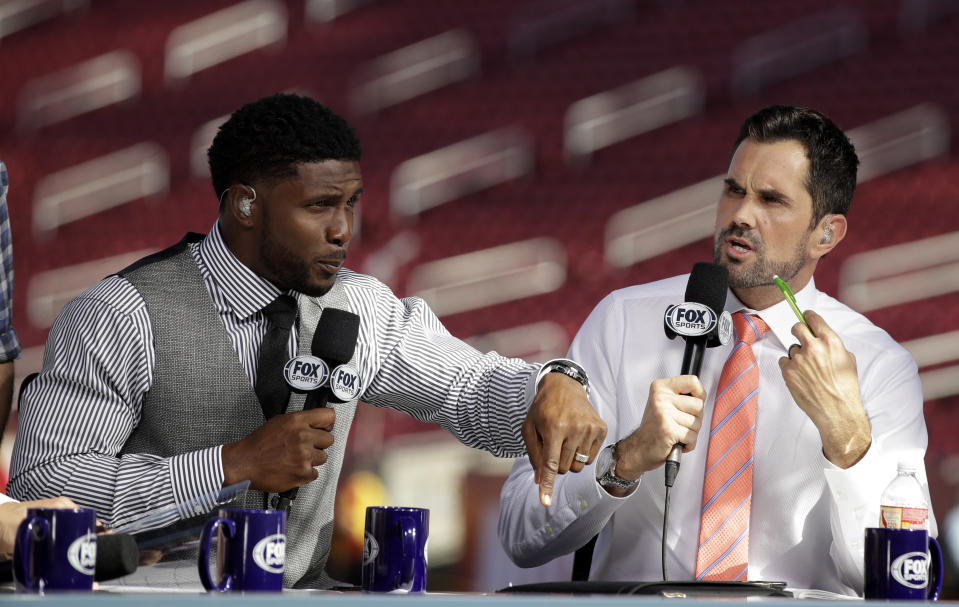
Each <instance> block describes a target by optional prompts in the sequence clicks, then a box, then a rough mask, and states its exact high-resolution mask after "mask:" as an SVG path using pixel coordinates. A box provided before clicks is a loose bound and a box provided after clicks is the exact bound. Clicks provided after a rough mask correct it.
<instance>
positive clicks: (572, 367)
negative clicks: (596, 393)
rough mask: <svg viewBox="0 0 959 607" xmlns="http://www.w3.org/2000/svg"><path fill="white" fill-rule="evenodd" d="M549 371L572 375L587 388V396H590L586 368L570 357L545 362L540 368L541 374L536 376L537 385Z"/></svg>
mask: <svg viewBox="0 0 959 607" xmlns="http://www.w3.org/2000/svg"><path fill="white" fill-rule="evenodd" d="M547 373H562V374H563V375H566V376H569V377H572V378H573V379H575V380H576V381H578V382H579V383H581V384H582V385H583V389H584V390H586V396H587V397H588V396H589V377H587V376H586V369H584V368H582V367H581V366H579V365H578V364H576V363H575V362H573V361H571V360H569V359H568V358H554V359H553V360H548V361H546V362H544V363H543V366H542V367H540V369H539V374H538V375H537V376H536V386H539V382H540V381H542V379H543V377H544V376H545V375H546V374H547Z"/></svg>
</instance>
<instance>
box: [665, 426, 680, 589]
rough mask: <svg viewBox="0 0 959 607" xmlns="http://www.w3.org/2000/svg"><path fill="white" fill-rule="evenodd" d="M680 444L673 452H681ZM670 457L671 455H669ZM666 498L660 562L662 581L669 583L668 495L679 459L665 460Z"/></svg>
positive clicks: (674, 479)
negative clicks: (667, 562) (667, 549)
mask: <svg viewBox="0 0 959 607" xmlns="http://www.w3.org/2000/svg"><path fill="white" fill-rule="evenodd" d="M683 446H685V445H682V443H677V444H676V445H675V446H674V447H673V451H676V450H677V448H678V450H680V451H681V450H682V448H683ZM670 455H672V454H670ZM665 473H666V497H665V498H664V499H663V542H662V561H663V581H664V582H668V581H669V574H668V573H667V570H666V532H667V530H668V529H669V493H670V490H671V489H672V488H673V483H674V482H675V481H676V474H677V473H679V458H675V459H673V458H672V457H670V458H669V459H667V460H666V470H665Z"/></svg>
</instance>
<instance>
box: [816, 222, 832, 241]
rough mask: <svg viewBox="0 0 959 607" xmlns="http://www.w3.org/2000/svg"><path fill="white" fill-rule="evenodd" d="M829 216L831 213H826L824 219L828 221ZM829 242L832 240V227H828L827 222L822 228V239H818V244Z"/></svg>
mask: <svg viewBox="0 0 959 607" xmlns="http://www.w3.org/2000/svg"><path fill="white" fill-rule="evenodd" d="M830 217H832V215H826V221H829V218H830ZM830 242H832V228H830V227H829V224H828V223H827V224H826V225H824V226H823V228H822V240H820V241H819V244H829V243H830Z"/></svg>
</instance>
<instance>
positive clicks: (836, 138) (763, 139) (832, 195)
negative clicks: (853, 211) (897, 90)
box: [732, 105, 859, 226]
mask: <svg viewBox="0 0 959 607" xmlns="http://www.w3.org/2000/svg"><path fill="white" fill-rule="evenodd" d="M745 139H752V140H753V141H756V142H758V143H775V142H777V141H787V140H795V141H798V142H799V143H801V144H802V146H803V148H805V150H806V157H807V158H808V159H809V174H808V175H806V180H805V182H806V190H807V191H808V192H809V195H810V196H811V197H812V205H813V218H812V225H813V226H814V225H816V224H817V223H819V220H820V219H822V218H823V217H825V216H826V215H827V214H839V215H846V214H847V213H848V212H849V205H850V204H851V203H852V194H853V192H854V191H855V189H856V171H857V169H858V167H859V157H858V156H856V149H855V148H854V147H853V145H852V142H850V141H849V138H848V137H846V134H845V133H843V132H842V130H840V129H839V127H837V126H836V125H835V124H833V122H832V120H830V119H829V118H827V117H826V116H824V115H823V114H821V113H819V112H817V111H816V110H811V109H809V108H804V107H796V106H789V105H771V106H769V107H765V108H763V109H761V110H759V111H758V112H756V113H755V114H753V115H752V116H750V117H749V118H747V119H746V120H745V122H743V126H742V128H741V129H740V131H739V137H737V138H736V143H735V144H733V152H732V153H733V154H735V153H736V149H737V148H738V147H739V144H740V143H742V142H743V140H745Z"/></svg>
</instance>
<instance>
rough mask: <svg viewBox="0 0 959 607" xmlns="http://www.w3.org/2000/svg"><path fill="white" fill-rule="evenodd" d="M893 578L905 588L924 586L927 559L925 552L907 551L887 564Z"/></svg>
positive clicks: (927, 566) (926, 573)
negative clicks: (890, 563)
mask: <svg viewBox="0 0 959 607" xmlns="http://www.w3.org/2000/svg"><path fill="white" fill-rule="evenodd" d="M889 569H890V570H891V572H892V577H893V579H894V580H896V581H897V582H899V583H900V584H902V585H903V586H906V587H907V588H925V587H926V579H927V575H928V571H929V561H928V559H927V557H926V553H925V552H907V553H906V554H903V555H900V556H899V557H898V558H896V560H894V561H893V562H892V565H890V566H889Z"/></svg>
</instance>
